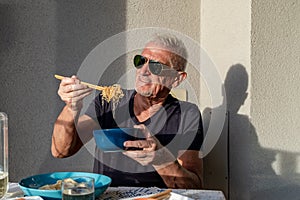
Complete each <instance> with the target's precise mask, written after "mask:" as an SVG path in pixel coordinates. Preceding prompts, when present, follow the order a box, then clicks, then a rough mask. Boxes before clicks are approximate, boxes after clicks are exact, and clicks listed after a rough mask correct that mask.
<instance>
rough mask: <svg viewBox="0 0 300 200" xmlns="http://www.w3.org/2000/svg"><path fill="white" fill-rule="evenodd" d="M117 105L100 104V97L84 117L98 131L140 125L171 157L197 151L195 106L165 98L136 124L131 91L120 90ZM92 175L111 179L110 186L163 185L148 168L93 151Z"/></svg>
mask: <svg viewBox="0 0 300 200" xmlns="http://www.w3.org/2000/svg"><path fill="white" fill-rule="evenodd" d="M123 92H124V97H123V98H122V99H120V100H119V102H118V104H117V105H113V104H112V103H107V102H106V101H104V100H102V96H101V93H100V94H99V95H97V96H96V98H95V99H94V101H93V102H92V103H91V104H90V106H89V107H88V109H87V111H86V114H87V115H88V116H90V117H92V118H93V119H95V120H96V121H98V122H99V124H100V127H101V128H102V129H109V128H116V127H121V128H122V127H133V126H134V125H136V124H144V125H145V126H147V128H148V129H149V130H150V131H151V133H152V134H153V135H155V137H156V138H157V139H158V140H159V141H160V143H161V144H162V145H164V146H166V147H167V148H168V149H169V150H170V151H171V152H172V153H173V154H174V156H175V157H177V152H178V151H179V150H200V148H201V145H202V142H203V128H202V120H201V114H200V111H199V109H198V107H197V106H196V105H195V104H192V103H189V102H184V101H179V100H178V99H176V98H174V97H173V96H172V95H169V96H168V97H167V99H166V101H165V102H164V104H163V107H162V108H161V109H160V110H159V111H158V112H157V113H155V114H154V115H153V116H152V117H151V118H149V119H147V120H146V121H144V122H139V121H138V120H137V118H136V116H135V115H134V111H133V102H134V96H135V94H136V91H135V90H123ZM95 151H96V152H95V161H94V172H95V173H100V174H104V175H107V176H109V177H111V178H112V184H111V186H139V187H141V186H143V187H153V186H156V187H161V188H164V187H166V185H165V184H164V182H163V180H162V179H161V177H160V176H159V174H158V173H157V172H156V171H155V169H154V168H153V167H152V166H142V165H140V164H139V163H138V162H136V161H134V160H132V159H131V158H129V157H127V156H125V155H123V154H122V152H102V151H101V150H99V149H97V148H96V150H95Z"/></svg>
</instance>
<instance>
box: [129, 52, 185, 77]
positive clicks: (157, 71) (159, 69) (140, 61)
mask: <svg viewBox="0 0 300 200" xmlns="http://www.w3.org/2000/svg"><path fill="white" fill-rule="evenodd" d="M148 61H149V71H150V72H151V73H152V74H154V75H158V76H174V75H175V74H177V72H178V71H179V70H175V69H171V68H170V67H169V66H167V65H165V64H162V63H160V62H158V61H155V60H150V59H148V58H146V57H144V56H142V55H136V56H134V58H133V63H134V66H135V68H137V69H140V68H142V67H143V66H144V64H146V63H147V62H148ZM167 71H168V72H167ZM164 72H167V73H164Z"/></svg>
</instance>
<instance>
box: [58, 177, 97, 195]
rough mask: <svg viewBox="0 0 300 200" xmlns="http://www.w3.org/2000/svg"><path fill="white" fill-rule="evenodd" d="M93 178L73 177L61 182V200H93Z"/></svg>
mask: <svg viewBox="0 0 300 200" xmlns="http://www.w3.org/2000/svg"><path fill="white" fill-rule="evenodd" d="M94 182H95V180H94V178H92V177H86V176H75V177H70V178H67V179H64V180H63V181H62V187H61V190H62V191H61V192H62V199H63V200H94V199H95V186H94Z"/></svg>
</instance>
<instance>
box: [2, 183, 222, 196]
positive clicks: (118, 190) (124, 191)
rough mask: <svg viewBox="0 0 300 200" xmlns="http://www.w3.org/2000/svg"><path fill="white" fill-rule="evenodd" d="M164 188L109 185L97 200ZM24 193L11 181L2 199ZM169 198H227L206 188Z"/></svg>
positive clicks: (181, 191)
mask: <svg viewBox="0 0 300 200" xmlns="http://www.w3.org/2000/svg"><path fill="white" fill-rule="evenodd" d="M163 190H164V189H161V188H157V187H108V188H107V190H106V191H105V192H104V193H103V194H101V196H100V197H99V198H97V200H119V199H120V200H121V199H122V200H130V199H131V200H134V199H135V198H138V197H146V196H147V195H151V194H155V193H158V192H161V191H163ZM24 199H26V198H24V193H23V192H22V190H21V188H20V187H19V185H18V183H12V182H10V183H9V188H8V192H7V194H6V195H5V197H4V198H3V199H2V200H24ZM27 199H28V200H38V199H42V198H40V197H32V198H27ZM168 199H169V200H197V199H200V200H226V198H225V196H224V194H223V192H222V191H219V190H206V189H172V192H171V195H170V196H169V198H168Z"/></svg>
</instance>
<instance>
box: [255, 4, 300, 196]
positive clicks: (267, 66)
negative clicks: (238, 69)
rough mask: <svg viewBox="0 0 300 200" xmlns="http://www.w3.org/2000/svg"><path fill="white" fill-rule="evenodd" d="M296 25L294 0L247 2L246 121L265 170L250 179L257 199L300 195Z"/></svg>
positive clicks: (299, 9)
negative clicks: (248, 70)
mask: <svg viewBox="0 0 300 200" xmlns="http://www.w3.org/2000/svg"><path fill="white" fill-rule="evenodd" d="M299 22H300V2H299V1H298V0H288V1H281V0H273V1H259V0H253V1H252V31H251V36H252V37H251V52H252V56H251V71H252V72H251V76H252V84H251V86H252V88H251V96H252V103H251V118H252V120H251V122H252V124H253V126H254V127H255V132H256V134H257V137H258V144H259V146H260V151H262V152H264V154H261V159H260V160H261V161H262V160H263V161H264V163H265V165H268V166H271V168H265V169H264V168H260V172H258V171H255V173H254V174H253V177H254V178H255V182H256V183H258V184H256V185H255V186H254V187H253V190H254V191H255V193H256V194H257V198H260V197H264V196H265V195H267V194H269V195H270V194H272V197H274V198H275V199H298V198H299V196H300V145H299V142H300V134H299V130H300V124H299V122H300V106H299V100H300V89H299V83H300V37H299V36H300V23H299ZM257 151H259V149H256V151H254V152H253V153H257ZM274 198H273V199H274Z"/></svg>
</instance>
